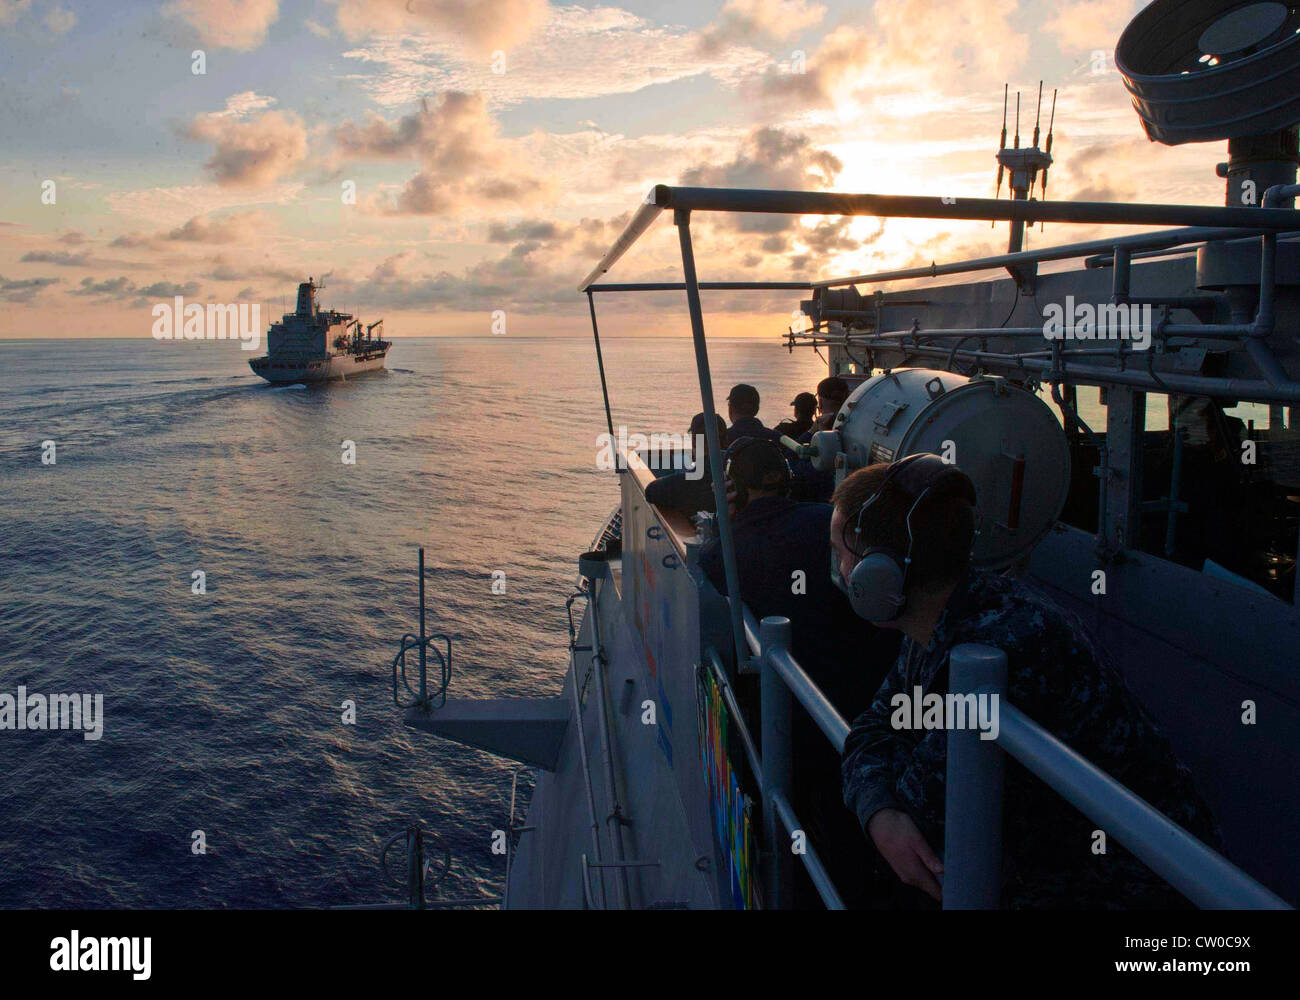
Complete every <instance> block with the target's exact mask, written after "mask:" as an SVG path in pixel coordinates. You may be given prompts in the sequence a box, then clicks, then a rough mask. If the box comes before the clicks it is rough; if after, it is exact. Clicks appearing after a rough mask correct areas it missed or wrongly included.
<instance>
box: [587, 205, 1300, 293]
mask: <svg viewBox="0 0 1300 1000" xmlns="http://www.w3.org/2000/svg"><path fill="white" fill-rule="evenodd" d="M666 208H672V209H674V210H676V211H681V212H691V211H703V212H757V213H768V214H779V215H873V216H877V217H880V218H914V219H966V220H981V219H982V220H994V221H998V220H1002V221H1016V220H1020V221H1024V222H1031V223H1032V222H1086V223H1100V224H1106V225H1125V226H1136V225H1155V226H1166V225H1167V226H1177V227H1180V228H1184V229H1193V230H1194V229H1199V228H1205V229H1226V230H1227V232H1224V233H1222V234H1221V235H1222V236H1224V237H1230V236H1239V235H1241V231H1242V230H1253V231H1260V232H1262V231H1267V230H1294V229H1300V212H1296V211H1295V210H1292V209H1278V208H1263V207H1260V208H1253V207H1251V208H1244V207H1243V208H1235V207H1223V208H1219V207H1211V206H1204V205H1151V204H1139V203H1132V204H1126V203H1122V202H1121V203H1109V202H1047V201H1033V200H1028V201H1003V200H998V199H994V198H961V199H953V200H952V201H951V204H949V203H946V202H945V201H944V199H942V198H930V197H917V196H905V195H877V194H839V193H835V192H829V191H758V190H741V189H735V188H694V187H669V186H668V185H666V184H659V185H656V186H655V187H654V188H652V189H651V190H650V192H649V194H647V195H646V198H645V200H644V202H643V203H642V204H641V206H640V207H639V208H638V209H637V211H636V213H635V214H634V215H633V217H632V219H631V221H630V222H629V223H628V224H627V227H626V228H625V229H624V230H623V232H622V233H621V234H620V235H619V236H618V238H617V239H616V240H615V241H614V243H613V245H612V246H611V247H610V249H609V250H608V251H607V252H606V253H605V255H604V256H603V257H602V258H601V259H600V262H599V263H598V264H597V265H596V267H595V268H594V269H592V271H591V273H590V274H588V275H587V277H586V278H585V279H584V280H583V282H582V284H581V285H579V286H578V291H580V292H585V291H586V290H587V289H588V288H589V287H590V286H591V285H593V284H594V283H595V282H596V281H597V279H599V278H600V276H601V275H603V274H605V273H607V272H608V271H609V270H610V268H612V267H613V266H614V264H615V263H617V262H618V260H619V259H620V258H621V257H622V256H623V255H624V254H625V253H626V252H627V251H628V249H629V248H630V247H631V246H632V244H634V243H635V242H636V241H637V240H638V239H639V238H640V237H641V235H642V234H643V233H644V232H645V231H646V230H647V229H648V228H649V227H650V225H651V224H652V223H653V222H654V220H655V217H656V216H657V215H658V213H659V212H660V211H662V210H663V209H666ZM1215 238H1216V236H1215V234H1212V233H1201V234H1193V233H1184V234H1181V235H1179V234H1177V233H1176V232H1175V233H1174V234H1168V233H1166V234H1161V233H1156V234H1147V235H1143V236H1139V237H1131V238H1129V239H1134V240H1139V241H1142V242H1140V243H1132V244H1129V245H1131V246H1135V247H1137V246H1141V247H1144V248H1145V247H1160V246H1162V243H1161V240H1164V241H1166V242H1165V243H1164V244H1163V245H1169V244H1168V242H1167V241H1169V240H1171V239H1172V240H1173V241H1174V243H1175V244H1176V243H1179V242H1190V241H1197V242H1203V241H1206V240H1210V239H1215ZM1152 241H1154V242H1152ZM1114 244H1115V241H1114V240H1099V241H1094V242H1093V243H1091V244H1089V243H1079V244H1074V245H1073V246H1072V247H1070V248H1067V249H1065V250H1064V251H1061V250H1057V251H1050V250H1049V251H1032V252H1030V253H1028V254H1024V255H1022V254H1004V255H1002V256H1001V257H1000V258H985V259H984V262H983V263H982V264H981V262H978V261H974V262H966V263H965V264H960V265H945V266H944V268H943V269H942V270H941V269H940V268H939V267H938V266H936V265H932V266H931V267H930V268H929V269H909V271H910V272H911V273H909V272H908V271H900V272H892V274H893V278H885V277H882V276H873V275H859V276H856V277H850V278H836V279H832V280H830V281H825V282H816V285H817V286H819V287H831V286H834V285H849V284H857V283H858V282H865V281H882V280H894V279H895V278H902V277H917V278H922V277H927V276H929V277H935V276H937V275H938V274H941V273H947V274H952V273H959V271H965V270H984V269H987V268H989V267H1003V266H1005V265H1006V264H1008V263H1029V262H1031V261H1035V260H1040V261H1041V260H1053V259H1064V258H1065V257H1077V256H1081V255H1083V254H1087V253H1096V252H1103V253H1106V252H1109V251H1110V250H1111V248H1112V247H1113V246H1114ZM1056 253H1060V257H1057V256H1056V255H1055V254H1056ZM994 261H997V262H996V263H993V262H994ZM977 265H978V266H977ZM949 268H953V269H949ZM884 273H885V274H891V272H884Z"/></svg>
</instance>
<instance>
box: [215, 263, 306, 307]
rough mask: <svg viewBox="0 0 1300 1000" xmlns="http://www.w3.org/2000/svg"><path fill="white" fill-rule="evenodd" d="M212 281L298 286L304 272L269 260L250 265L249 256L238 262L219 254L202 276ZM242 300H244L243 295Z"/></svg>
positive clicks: (241, 295)
mask: <svg viewBox="0 0 1300 1000" xmlns="http://www.w3.org/2000/svg"><path fill="white" fill-rule="evenodd" d="M201 277H204V278H209V279H211V280H212V281H257V280H270V281H274V282H276V283H278V284H287V285H296V284H298V282H300V281H301V280H302V271H300V270H295V269H294V268H289V267H282V266H280V265H277V264H273V263H271V262H270V260H269V259H267V260H264V261H263V262H261V263H250V262H249V260H248V258H247V256H245V255H241V256H240V257H239V259H238V260H232V259H231V258H229V257H227V256H225V255H223V254H217V255H216V256H215V257H213V258H212V259H211V260H210V261H209V269H208V270H207V271H206V272H205V273H204V274H202V275H201ZM239 297H240V298H243V297H244V296H243V294H242V293H241V294H240V296H239Z"/></svg>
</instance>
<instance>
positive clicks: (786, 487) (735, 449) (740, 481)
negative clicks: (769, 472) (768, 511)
mask: <svg viewBox="0 0 1300 1000" xmlns="http://www.w3.org/2000/svg"><path fill="white" fill-rule="evenodd" d="M758 445H766V446H767V447H768V448H771V449H772V450H773V451H775V452H776V455H777V457H778V458H779V459H780V460H781V482H780V484H776V483H770V484H769V483H765V482H748V481H746V477H745V476H744V475H741V476H740V477H737V475H736V473H737V472H739V471H740V470H739V469H738V468H736V459H737V458H739V457H740V455H741V454H742V453H743V452H746V451H748V450H749V449H750V448H752V447H755V446H758ZM724 470H725V472H724V474H725V475H726V477H727V478H728V479H730V480H731V481H732V483H734V484H735V487H736V511H737V512H739V511H742V510H744V509H745V507H746V506H748V504H749V491H750V490H751V489H763V490H770V489H775V490H776V491H777V492H778V493H780V494H781V495H782V496H788V495H789V493H790V489H791V487H792V486H793V485H794V476H793V475H792V474H791V472H790V463H788V462H787V461H786V460H785V452H784V451H782V450H781V446H780V445H779V444H777V443H776V442H775V441H772V440H769V439H767V438H756V437H743V438H740V439H738V440H737V441H735V442H734V443H733V444H732V445H731V447H730V448H728V449H727V454H726V465H725V466H724Z"/></svg>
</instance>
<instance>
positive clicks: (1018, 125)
mask: <svg viewBox="0 0 1300 1000" xmlns="http://www.w3.org/2000/svg"><path fill="white" fill-rule="evenodd" d="M1015 148H1016V149H1019V148H1020V91H1018V90H1017V91H1016V145H1015Z"/></svg>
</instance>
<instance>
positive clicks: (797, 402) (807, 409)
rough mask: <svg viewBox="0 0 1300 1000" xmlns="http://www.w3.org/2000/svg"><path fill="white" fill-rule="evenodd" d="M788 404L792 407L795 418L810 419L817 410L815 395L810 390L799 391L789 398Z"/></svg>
mask: <svg viewBox="0 0 1300 1000" xmlns="http://www.w3.org/2000/svg"><path fill="white" fill-rule="evenodd" d="M790 405H791V406H793V407H794V418H795V419H796V420H808V421H811V420H812V418H813V414H814V413H816V412H817V397H816V396H814V395H813V394H812V393H811V392H801V393H799V395H797V396H795V397H794V399H792V400H790Z"/></svg>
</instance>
